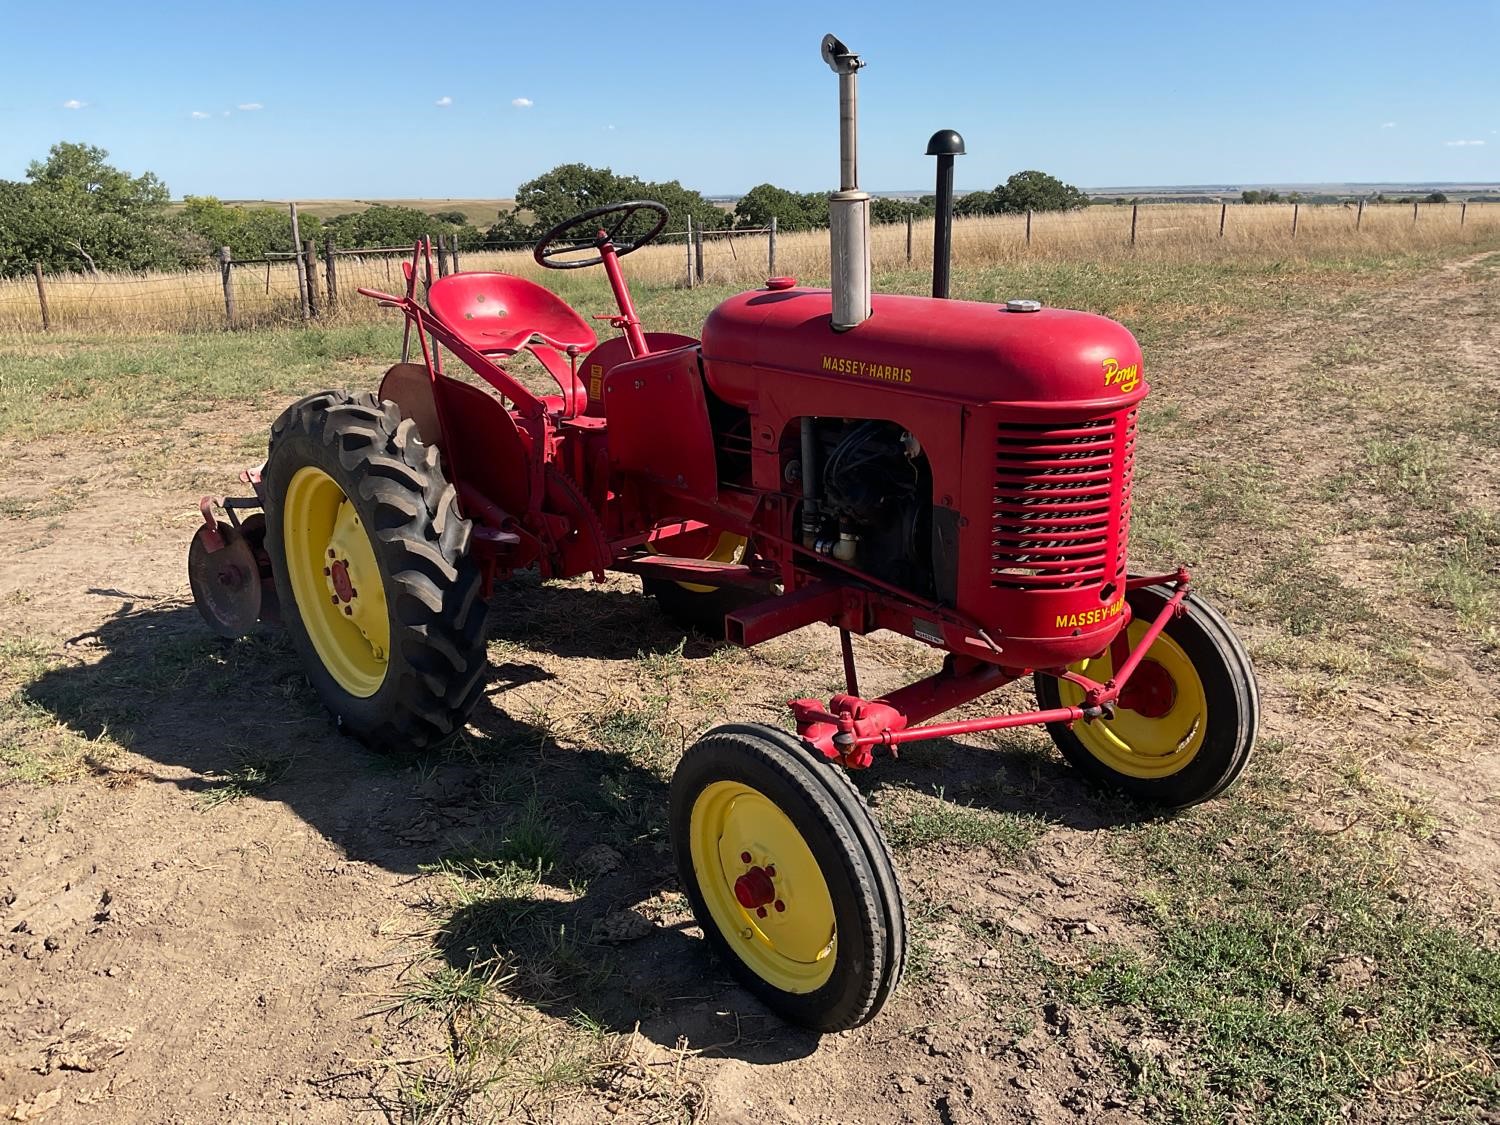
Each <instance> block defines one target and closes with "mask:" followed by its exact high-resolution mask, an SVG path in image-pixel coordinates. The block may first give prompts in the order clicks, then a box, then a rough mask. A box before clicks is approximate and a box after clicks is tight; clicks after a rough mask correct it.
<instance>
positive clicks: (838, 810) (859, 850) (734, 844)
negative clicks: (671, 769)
mask: <svg viewBox="0 0 1500 1125" xmlns="http://www.w3.org/2000/svg"><path fill="white" fill-rule="evenodd" d="M671 826H672V849H673V853H674V855H675V857H676V860H677V870H678V874H679V876H680V878H681V880H682V886H683V890H684V891H685V892H686V893H687V896H688V900H689V902H690V903H691V904H692V908H693V913H694V914H695V915H696V916H697V918H698V922H699V924H700V925H701V926H702V927H703V933H704V936H705V937H706V938H707V939H708V942H709V944H710V945H711V946H712V947H713V948H714V950H715V952H716V953H717V954H718V955H719V957H720V958H721V959H722V960H723V961H724V963H725V964H726V965H727V966H728V967H729V968H730V970H731V971H732V972H733V973H734V975H735V976H736V978H738V979H739V980H740V981H741V982H742V983H743V984H744V985H745V987H746V988H748V989H749V990H750V991H751V992H753V993H754V994H755V995H756V996H758V997H759V998H760V999H761V1000H762V1001H764V1002H765V1003H766V1005H767V1006H768V1007H770V1008H771V1009H773V1010H774V1011H775V1012H776V1013H777V1014H778V1015H780V1016H781V1017H782V1018H783V1019H786V1020H787V1021H789V1022H791V1023H796V1024H800V1025H802V1026H804V1027H809V1028H812V1029H813V1030H815V1031H820V1032H832V1031H843V1030H845V1029H847V1028H851V1027H857V1026H858V1025H860V1024H862V1023H865V1022H867V1021H868V1020H870V1019H872V1018H874V1016H875V1015H876V1013H878V1012H879V1011H880V1009H881V1008H882V1007H883V1006H884V1005H885V1003H886V1001H887V1000H888V999H889V998H890V996H891V993H892V991H894V989H895V987H896V985H897V983H898V982H899V981H900V978H901V971H902V968H903V967H904V965H905V961H906V915H905V908H904V906H903V903H902V895H901V887H900V883H899V881H898V879H897V876H896V870H895V867H894V865H893V864H892V862H891V857H890V849H889V848H888V847H887V845H886V842H885V837H884V835H883V834H882V833H881V831H880V826H879V825H878V824H877V823H876V822H875V818H874V817H873V816H871V814H870V810H869V808H868V806H866V805H865V803H864V801H863V799H862V798H861V797H860V795H859V793H858V791H857V790H855V788H854V786H853V785H852V784H851V783H850V781H849V779H848V778H847V777H845V776H844V773H843V771H842V770H841V769H840V768H839V767H838V766H835V765H833V764H831V763H829V762H827V761H826V760H824V759H822V758H821V757H819V756H817V755H815V754H814V753H813V752H812V751H810V750H809V749H808V748H807V746H806V745H805V744H804V743H803V742H802V741H801V740H800V739H798V738H796V737H794V736H793V735H790V734H787V733H786V732H784V731H780V730H777V729H775V728H774V727H767V726H761V725H759V724H733V725H730V726H722V727H717V728H715V729H714V730H712V731H710V732H709V733H708V734H707V735H705V736H704V737H703V738H702V739H700V740H699V741H698V742H697V743H696V744H694V745H693V746H692V748H690V749H689V750H688V752H687V753H686V754H684V755H683V757H682V761H681V762H680V763H678V766H677V770H676V772H675V773H674V774H673V776H672V791H671ZM746 856H749V857H750V858H749V859H748V860H747V859H746V858H745V857H746ZM742 895H744V896H747V897H748V898H749V902H748V903H747V899H746V897H741V896H742ZM757 896H758V897H757Z"/></svg>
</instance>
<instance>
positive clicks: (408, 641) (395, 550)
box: [263, 391, 488, 752]
mask: <svg viewBox="0 0 1500 1125" xmlns="http://www.w3.org/2000/svg"><path fill="white" fill-rule="evenodd" d="M309 464H314V465H317V466H318V467H319V468H321V469H323V471H325V472H327V473H328V474H329V475H330V476H331V477H333V478H334V480H335V481H336V482H337V483H338V484H339V486H340V487H341V488H342V489H343V490H344V493H345V495H346V496H348V497H349V499H350V501H351V502H353V503H354V504H355V506H356V508H357V509H359V510H360V513H361V519H362V522H363V523H364V525H365V527H366V528H367V529H368V530H369V532H370V533H371V545H372V546H373V547H374V550H375V555H376V558H377V560H378V562H379V565H380V570H381V576H382V580H383V582H384V585H385V594H386V600H387V604H388V605H389V607H390V610H391V644H390V654H389V664H388V665H387V671H386V679H385V681H384V682H383V683H382V684H381V686H380V688H379V689H378V690H377V691H376V693H375V694H374V695H373V696H371V697H369V698H368V699H358V698H356V697H354V696H351V695H349V694H348V693H347V692H345V691H344V690H343V689H342V688H341V687H340V686H339V685H338V684H337V683H336V682H334V681H333V679H332V677H331V676H330V675H328V673H327V672H326V670H325V669H324V668H323V666H322V663H321V661H320V660H319V658H318V656H317V652H316V650H315V649H314V648H313V646H312V643H311V641H310V640H309V638H308V636H307V632H306V629H305V627H304V626H303V624H302V621H301V618H300V615H299V614H297V613H295V612H285V611H284V612H285V617H286V621H287V626H288V629H289V631H290V633H291V635H292V640H293V643H294V645H295V646H296V648H297V649H298V651H299V653H300V654H301V656H302V658H303V662H304V664H305V666H306V667H307V669H308V678H309V680H310V681H311V682H312V684H313V686H314V688H315V689H316V690H317V691H318V694H319V696H320V697H321V698H322V699H323V702H324V703H325V705H327V706H328V708H329V710H330V711H331V712H333V714H334V717H335V719H336V720H337V721H338V723H339V726H340V728H341V729H342V730H344V731H345V732H347V733H349V734H351V735H353V736H354V737H355V738H357V739H359V740H360V741H361V742H363V743H365V744H366V745H368V746H370V747H372V748H374V749H377V750H382V751H387V752H401V751H412V750H424V749H428V748H430V747H433V746H435V745H437V744H438V743H440V742H442V741H443V740H444V739H446V738H448V737H449V736H451V735H452V734H453V733H455V732H456V731H458V730H461V729H462V728H463V725H464V723H465V721H466V720H467V718H468V715H469V713H470V712H471V711H472V710H473V708H474V704H475V703H476V702H477V701H478V698H479V695H480V693H481V692H482V691H483V689H484V683H485V677H484V671H485V666H486V655H485V631H484V626H485V614H486V611H487V608H488V607H487V606H486V604H485V602H484V599H483V598H482V597H481V596H480V587H481V584H482V583H481V576H480V572H479V567H478V565H477V564H476V563H475V561H474V560H473V559H472V558H471V557H470V556H469V554H468V548H469V538H470V533H471V531H472V524H471V523H470V521H468V520H466V519H463V518H462V517H461V516H459V514H458V508H457V492H456V490H455V489H454V487H453V485H452V484H451V483H449V482H448V480H447V479H446V477H445V476H444V475H443V470H442V464H441V458H440V456H439V453H438V450H437V449H436V448H435V447H433V446H429V445H426V444H424V443H423V442H422V440H421V437H420V435H419V434H418V433H417V429H416V426H415V424H414V423H413V422H411V420H410V419H403V418H402V417H401V414H400V411H399V409H398V408H397V407H396V405H395V404H394V403H391V402H381V401H380V400H378V399H377V398H376V396H374V395H373V394H368V393H363V394H358V395H348V394H344V393H343V392H340V391H320V392H318V393H316V394H312V395H308V396H306V397H305V398H302V399H300V400H298V401H297V402H295V403H293V404H292V405H291V406H289V407H287V409H286V410H284V411H283V412H282V413H281V416H280V417H278V418H277V419H276V421H275V423H273V424H272V426H271V440H270V446H269V449H268V454H267V458H266V468H265V471H264V474H263V483H264V485H265V492H266V506H267V521H266V528H267V533H266V547H267V552H268V553H269V555H270V557H271V564H272V572H273V574H274V576H275V580H276V589H277V594H278V595H279V597H280V599H281V604H282V605H283V606H287V607H295V605H296V601H295V597H294V595H293V593H292V588H291V583H290V581H289V579H288V576H287V573H286V561H285V559H286V547H285V543H284V541H283V529H282V516H281V511H280V504H281V500H282V497H283V496H284V494H285V490H286V485H287V483H288V482H289V481H290V479H291V477H292V475H293V474H294V473H295V472H296V471H297V470H298V469H300V468H302V467H303V466H304V465H309Z"/></svg>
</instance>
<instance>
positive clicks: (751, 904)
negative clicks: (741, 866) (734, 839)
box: [734, 852, 786, 918]
mask: <svg viewBox="0 0 1500 1125" xmlns="http://www.w3.org/2000/svg"><path fill="white" fill-rule="evenodd" d="M740 859H741V860H742V861H744V862H746V863H749V862H750V860H749V853H748V852H746V853H744V854H743V855H741V856H740ZM775 878H776V868H775V867H752V868H750V870H749V871H746V872H745V873H744V874H743V875H741V876H740V877H739V878H738V879H736V880H735V881H734V897H735V899H736V900H737V901H738V902H739V904H740V905H741V906H743V907H744V908H745V909H746V910H753V911H755V916H756V917H757V918H764V917H765V916H766V907H767V906H772V905H774V906H775V907H776V910H777V912H778V913H780V912H781V911H784V910H785V909H786V903H784V902H782V901H781V899H779V898H777V897H776V883H775V882H774V880H775Z"/></svg>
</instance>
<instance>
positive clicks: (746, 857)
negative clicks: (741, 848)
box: [740, 852, 750, 863]
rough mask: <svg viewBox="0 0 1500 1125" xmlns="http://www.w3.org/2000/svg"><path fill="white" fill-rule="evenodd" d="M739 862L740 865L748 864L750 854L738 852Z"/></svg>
mask: <svg viewBox="0 0 1500 1125" xmlns="http://www.w3.org/2000/svg"><path fill="white" fill-rule="evenodd" d="M740 862H741V863H749V862H750V853H749V852H740Z"/></svg>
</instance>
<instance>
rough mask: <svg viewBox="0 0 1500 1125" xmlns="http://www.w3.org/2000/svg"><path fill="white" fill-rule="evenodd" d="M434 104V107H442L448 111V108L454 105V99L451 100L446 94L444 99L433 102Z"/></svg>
mask: <svg viewBox="0 0 1500 1125" xmlns="http://www.w3.org/2000/svg"><path fill="white" fill-rule="evenodd" d="M432 104H433V105H440V106H442V107H443V108H444V109H446V108H448V106H450V105H452V104H453V99H452V98H450V97H449V96H448V95H447V94H444V95H443V96H442V97H440V98H439V99H438V100H437V101H435V102H433V103H432Z"/></svg>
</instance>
